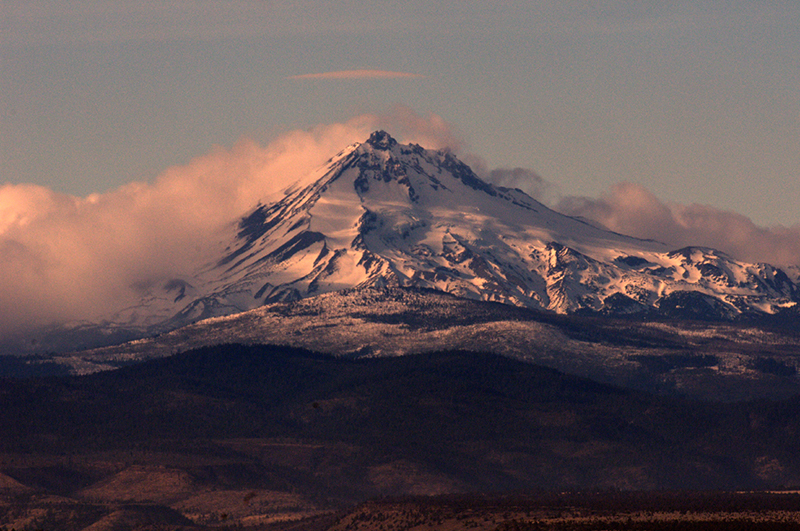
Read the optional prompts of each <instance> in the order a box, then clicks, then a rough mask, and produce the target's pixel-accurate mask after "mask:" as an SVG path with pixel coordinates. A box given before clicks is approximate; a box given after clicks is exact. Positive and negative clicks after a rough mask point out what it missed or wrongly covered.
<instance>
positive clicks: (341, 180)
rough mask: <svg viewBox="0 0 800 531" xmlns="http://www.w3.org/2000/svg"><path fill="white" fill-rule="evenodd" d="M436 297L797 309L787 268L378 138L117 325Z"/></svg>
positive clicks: (583, 308)
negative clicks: (354, 296)
mask: <svg viewBox="0 0 800 531" xmlns="http://www.w3.org/2000/svg"><path fill="white" fill-rule="evenodd" d="M381 286H406V287H418V288H428V289H435V290H440V291H444V292H448V293H451V294H454V295H458V296H461V297H466V298H470V299H476V300H487V301H496V302H502V303H507V304H513V305H517V306H523V307H528V308H535V309H544V310H550V311H554V312H557V313H574V312H599V313H606V314H617V315H619V314H632V313H633V314H635V313H645V312H658V313H660V314H662V315H680V316H688V317H714V318H732V317H735V316H737V315H739V314H742V313H774V312H776V311H778V310H779V309H781V308H786V307H791V306H794V305H795V304H796V302H797V301H798V300H800V289H799V288H798V286H797V285H796V284H795V282H793V281H792V279H790V278H789V276H787V274H786V273H785V272H783V271H782V270H780V269H778V268H776V267H773V266H770V265H767V264H748V263H743V262H739V261H736V260H733V259H732V258H730V257H728V256H726V255H725V254H723V253H721V252H719V251H715V250H713V249H708V248H701V247H687V248H684V249H678V250H674V249H669V248H667V247H666V246H665V245H664V244H662V243H659V242H655V241H646V240H640V239H635V238H631V237H628V236H624V235H621V234H617V233H614V232H610V231H606V230H603V229H601V228H599V227H596V226H594V225H591V224H589V223H586V222H585V221H582V220H580V219H576V218H572V217H569V216H564V215H562V214H559V213H558V212H555V211H553V210H551V209H549V208H547V207H546V206H544V205H542V204H541V203H539V202H537V201H536V200H534V199H532V198H531V197H529V196H527V195H526V194H525V193H523V192H522V191H520V190H516V189H508V188H503V187H498V186H494V185H491V184H489V183H487V182H485V181H483V180H481V179H480V178H478V177H477V176H476V175H475V174H474V173H473V171H472V170H471V169H470V168H469V167H468V166H467V165H465V164H464V163H462V162H461V161H459V160H458V159H457V158H456V157H455V156H453V155H452V154H451V153H449V152H446V151H431V150H426V149H423V148H422V147H420V146H417V145H413V144H412V145H402V144H399V143H397V142H396V141H395V140H394V139H393V138H392V137H390V136H389V135H388V134H387V133H385V132H382V131H379V132H375V133H373V134H372V136H370V138H369V139H368V140H367V141H366V142H364V143H358V144H354V145H351V146H349V147H347V148H346V149H345V150H343V151H342V152H341V153H339V154H338V155H336V156H335V157H334V158H332V159H331V160H330V161H329V162H328V163H327V164H326V165H325V166H323V167H322V168H320V169H319V170H318V171H317V172H315V173H313V174H311V175H309V176H308V178H307V179H306V180H305V181H303V182H300V183H297V184H296V185H295V186H294V187H293V189H291V190H289V191H287V194H286V195H285V197H284V198H283V199H281V200H280V201H278V202H276V203H271V204H260V205H258V206H257V207H256V208H255V209H254V210H253V211H252V212H250V213H249V214H248V215H246V216H245V217H243V218H242V219H241V220H240V221H239V222H238V223H237V224H236V225H235V227H232V231H231V234H230V237H229V238H228V239H227V241H226V242H224V244H223V247H221V248H220V256H219V259H218V260H217V261H216V262H215V263H213V264H210V265H209V266H207V267H205V268H204V269H203V270H202V271H200V272H199V273H198V274H197V275H196V277H195V278H192V279H186V280H181V281H173V282H172V283H170V284H169V285H167V286H165V287H164V289H163V290H161V291H160V292H159V293H155V294H153V295H152V296H151V297H149V298H148V299H146V300H143V301H142V304H141V305H139V306H137V307H135V308H130V309H128V310H126V311H124V312H121V313H120V314H118V315H117V316H116V317H115V319H114V321H115V322H116V323H119V324H123V325H132V326H139V327H142V328H147V329H150V330H165V329H170V328H175V327H177V326H180V325H183V324H188V323H190V322H194V321H197V320H200V319H204V318H207V317H214V316H220V315H227V314H232V313H237V312H240V311H245V310H248V309H251V308H254V307H257V306H261V305H263V304H265V303H269V302H276V301H290V300H296V299H300V298H305V297H310V296H315V295H318V294H321V293H326V292H332V291H338V290H341V289H345V288H359V287H381Z"/></svg>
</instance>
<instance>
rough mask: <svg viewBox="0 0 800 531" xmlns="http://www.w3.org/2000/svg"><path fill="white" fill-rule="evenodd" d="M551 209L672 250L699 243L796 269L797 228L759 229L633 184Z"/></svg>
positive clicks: (799, 260) (798, 253)
mask: <svg viewBox="0 0 800 531" xmlns="http://www.w3.org/2000/svg"><path fill="white" fill-rule="evenodd" d="M556 209H557V210H559V211H561V212H563V213H565V214H569V215H573V216H583V217H586V218H589V219H593V220H595V221H597V222H599V223H601V224H602V225H604V226H606V227H608V228H609V229H611V230H614V231H617V232H621V233H623V234H629V235H631V236H636V237H639V238H651V239H655V240H659V241H663V242H665V243H667V244H670V245H672V246H674V247H675V248H679V247H683V246H687V245H702V246H707V247H712V248H715V249H718V250H720V251H723V252H725V253H728V254H729V255H731V256H733V257H734V258H737V259H740V260H744V261H748V262H768V263H772V264H776V265H783V266H786V265H800V224H799V225H794V226H791V227H783V226H776V227H760V226H758V225H756V224H755V223H753V221H752V220H750V219H749V218H747V217H746V216H743V215H742V214H737V213H735V212H730V211H726V210H721V209H718V208H714V207H712V206H709V205H698V204H692V205H681V204H677V203H667V202H664V201H661V200H660V199H658V198H657V197H656V196H655V195H653V193H651V192H650V191H648V190H647V189H645V188H644V187H642V186H640V185H638V184H633V183H620V184H617V185H615V186H613V187H612V188H611V189H610V190H608V191H607V192H605V193H604V194H602V195H601V196H600V198H597V199H595V198H590V197H566V198H563V199H561V200H560V201H559V202H558V203H557V205H556Z"/></svg>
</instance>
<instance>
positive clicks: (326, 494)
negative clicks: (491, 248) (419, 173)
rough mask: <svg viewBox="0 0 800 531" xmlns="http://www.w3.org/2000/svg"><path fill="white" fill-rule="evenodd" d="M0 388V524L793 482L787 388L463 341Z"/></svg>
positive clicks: (798, 423)
mask: <svg viewBox="0 0 800 531" xmlns="http://www.w3.org/2000/svg"><path fill="white" fill-rule="evenodd" d="M0 400H2V404H3V408H2V410H0V424H1V425H3V426H4V433H3V436H2V437H0V456H2V468H0V473H1V474H2V476H0V478H2V483H1V484H0V485H2V499H3V504H4V505H3V506H2V507H3V509H2V510H3V511H5V513H4V514H5V516H4V517H3V519H4V520H0V525H14V526H16V527H17V528H20V527H22V526H21V525H20V524H19V522H23V521H27V522H29V524H28V525H29V527H31V526H34V525H38V526H40V527H41V528H50V529H56V528H57V529H63V530H65V531H69V530H70V529H84V528H87V527H88V526H89V525H93V523H95V522H99V521H100V520H102V519H109V518H110V519H115V518H117V519H124V518H131V519H133V520H131V521H134V520H135V521H142V520H141V519H142V518H144V519H145V520H146V518H150V517H152V518H156V517H157V518H160V519H162V520H163V519H167V520H166V521H163V523H165V524H169V523H170V522H171V525H179V524H180V523H181V522H183V523H184V524H186V525H189V524H191V525H206V526H207V525H218V524H222V523H225V522H228V523H241V524H242V525H251V526H255V525H261V524H263V523H266V522H268V521H274V520H276V519H292V520H295V519H300V518H305V517H309V516H313V515H319V514H322V513H324V512H327V511H331V510H334V509H340V508H343V507H347V506H349V505H351V504H353V503H357V502H360V501H362V500H365V499H368V498H372V497H375V496H382V495H393V496H397V495H404V494H405V495H426V496H428V495H442V494H453V493H469V492H484V493H488V492H509V491H522V490H531V489H544V490H549V491H553V490H555V491H563V490H572V489H623V490H653V489H690V490H708V489H726V490H730V489H736V490H742V489H744V490H766V489H781V488H786V487H791V486H794V485H797V484H800V459H799V458H798V456H800V448H798V443H797V438H796V436H795V435H796V433H797V432H798V430H799V429H800V413H798V412H800V404H798V402H797V400H798V399H797V398H792V399H788V400H783V401H757V402H744V403H735V404H725V403H712V402H704V401H697V400H688V399H684V398H678V397H672V398H670V397H659V396H656V395H652V394H647V393H643V392H639V391H633V390H629V389H623V388H619V387H614V386H610V385H605V384H600V383H596V382H592V381H590V380H586V379H582V378H577V377H575V376H569V375H566V374H564V373H561V372H558V371H555V370H553V369H549V368H544V367H541V366H538V365H534V364H531V363H526V362H521V361H516V360H512V359H509V358H507V357H503V356H496V355H489V354H480V353H476V352H445V353H430V354H420V355H414V356H400V357H382V358H374V359H349V358H344V357H331V356H326V355H320V354H314V353H311V352H309V351H305V350H297V349H291V348H278V347H263V346H243V345H227V346H217V347H207V348H203V349H200V350H196V351H191V352H187V353H184V354H179V355H175V356H172V357H168V358H163V359H156V360H150V361H146V362H142V363H139V364H135V365H132V366H129V367H124V368H121V369H118V370H115V371H105V372H101V373H97V374H92V375H88V376H82V377H62V378H44V379H27V380H5V381H2V382H1V383H0ZM120 511H121V512H120ZM143 514H144V515H145V516H142V515H143ZM148 514H149V515H151V516H146V515H148ZM65 515H66V516H65ZM69 515H73V516H71V518H73V520H74V525H73V524H69V525H68V522H69V518H67V516H69ZM115 515H116V516H115ZM126 515H127V516H126ZM136 515H138V516H136ZM223 515H224V518H223ZM26 518H27V519H28V520H25V519H26ZM47 518H50V519H51V520H49V521H48V520H47ZM136 518H139V520H136ZM181 519H185V520H181ZM56 521H57V522H60V523H59V525H55V524H54V522H56ZM3 522H5V524H4V523H3ZM48 522H49V523H48ZM65 522H67V523H65ZM137 525H138V524H137Z"/></svg>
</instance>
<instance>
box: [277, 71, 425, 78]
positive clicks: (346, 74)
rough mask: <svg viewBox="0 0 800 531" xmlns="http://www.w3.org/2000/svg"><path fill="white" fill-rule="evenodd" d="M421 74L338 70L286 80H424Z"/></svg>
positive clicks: (297, 76) (301, 75)
mask: <svg viewBox="0 0 800 531" xmlns="http://www.w3.org/2000/svg"><path fill="white" fill-rule="evenodd" d="M424 77H425V76H423V75H422V74H413V73H410V72H392V71H389V70H338V71H336V72H320V73H316V74H300V75H296V76H289V77H288V78H287V79H414V78H417V79H419V78H424Z"/></svg>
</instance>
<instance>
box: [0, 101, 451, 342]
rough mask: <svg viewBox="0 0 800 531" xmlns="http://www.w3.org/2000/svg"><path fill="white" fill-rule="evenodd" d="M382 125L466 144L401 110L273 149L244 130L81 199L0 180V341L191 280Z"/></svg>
mask: <svg viewBox="0 0 800 531" xmlns="http://www.w3.org/2000/svg"><path fill="white" fill-rule="evenodd" d="M376 129H386V130H388V131H392V134H393V135H395V136H396V138H397V139H398V140H399V141H401V142H418V143H421V144H424V145H430V146H435V147H445V146H451V147H452V146H455V144H458V140H457V137H456V136H455V135H454V134H453V132H452V131H451V130H450V129H449V128H448V126H447V124H446V123H445V122H444V121H443V120H441V118H439V117H438V116H435V115H427V116H422V115H418V114H416V113H414V112H413V111H411V110H410V109H408V108H405V107H398V108H396V109H394V110H393V111H392V112H390V113H388V114H385V115H363V116H359V117H356V118H354V119H352V120H349V121H348V122H346V123H339V124H329V125H321V126H318V127H315V128H313V129H311V130H305V131H292V132H289V133H286V134H284V135H282V136H280V137H279V138H277V139H275V140H274V141H272V142H270V143H269V144H268V145H266V146H262V145H259V144H257V143H255V142H253V141H250V140H247V139H243V140H241V141H240V142H239V143H237V144H236V145H234V146H233V147H230V148H221V147H220V148H217V149H215V150H213V151H212V152H211V153H208V154H206V155H203V156H200V157H197V158H196V159H194V160H192V161H191V162H190V163H189V164H187V165H185V166H177V167H173V168H170V169H168V170H166V171H165V172H164V173H163V174H162V175H160V176H159V177H158V178H157V179H156V180H155V181H153V182H133V183H130V184H127V185H125V186H122V187H121V188H119V189H117V190H114V191H112V192H109V193H105V194H96V195H92V196H89V197H85V198H78V197H73V196H69V195H65V194H59V193H56V192H54V191H52V190H50V189H48V188H44V187H41V186H36V185H30V184H21V185H12V184H6V185H0V340H2V339H3V337H4V336H5V335H7V334H10V333H11V332H13V331H15V330H22V329H26V328H31V327H35V326H41V325H47V324H50V323H57V322H62V321H67V320H80V319H98V318H102V317H105V316H108V315H109V314H110V313H112V312H114V311H117V310H119V309H121V308H124V307H126V306H128V305H130V304H132V303H134V302H136V301H137V300H138V299H139V297H140V296H141V289H142V287H144V286H149V285H153V284H158V283H163V282H166V281H167V280H169V279H171V278H175V277H178V278H189V277H190V276H191V275H192V273H193V272H195V271H196V269H197V268H198V267H199V266H201V265H202V264H204V263H207V262H208V261H209V260H211V259H212V257H211V256H209V253H211V252H213V249H215V247H214V246H213V245H211V244H212V243H213V242H215V241H216V240H217V239H219V236H218V234H219V231H221V230H223V229H225V228H226V227H229V226H230V224H231V223H233V222H234V221H235V220H236V219H237V218H238V217H240V216H241V215H243V214H245V213H246V212H247V211H248V210H249V209H251V208H253V207H254V206H255V205H256V204H257V203H259V202H262V203H268V202H271V201H273V200H275V199H276V198H279V197H281V195H282V191H283V190H285V189H286V188H287V187H289V186H290V185H291V184H293V183H294V182H296V181H297V180H299V179H301V178H303V177H305V176H306V175H307V174H309V173H310V172H311V171H312V170H314V169H316V168H317V167H319V166H320V165H321V164H323V163H324V162H325V161H326V160H327V159H328V158H330V157H331V156H333V155H335V154H336V153H338V152H339V151H341V150H342V149H343V148H344V147H346V146H347V145H349V144H352V143H353V142H358V141H364V140H365V139H367V138H368V137H369V134H370V133H371V132H372V131H374V130H376Z"/></svg>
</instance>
